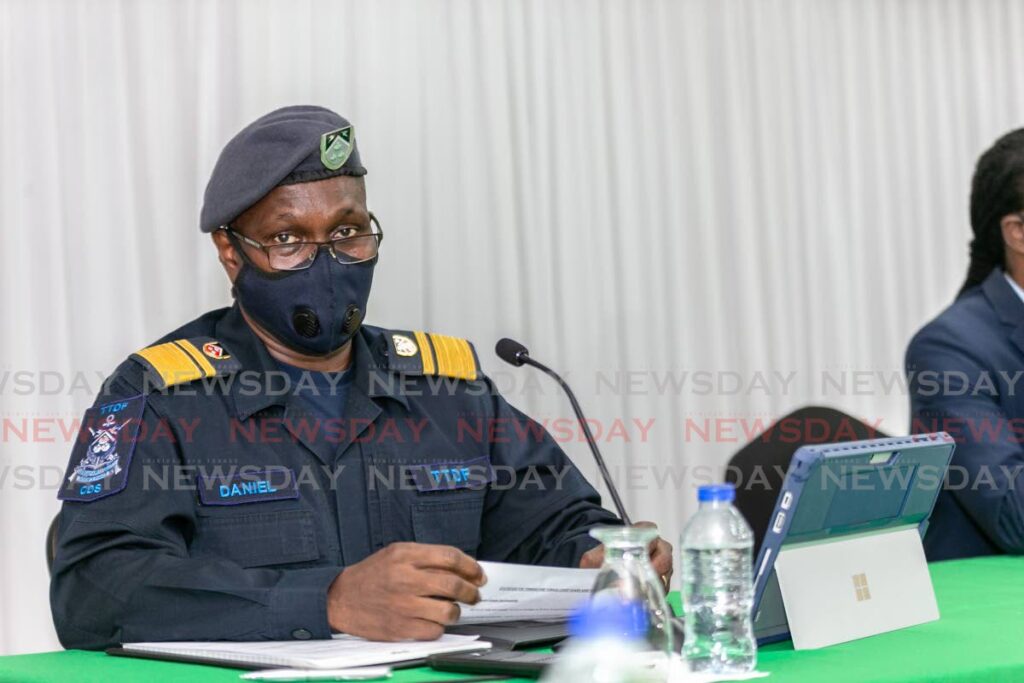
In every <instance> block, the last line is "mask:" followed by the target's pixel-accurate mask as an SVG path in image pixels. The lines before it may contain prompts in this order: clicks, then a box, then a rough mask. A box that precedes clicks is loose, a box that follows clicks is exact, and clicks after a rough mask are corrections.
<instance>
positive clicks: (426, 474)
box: [412, 455, 494, 491]
mask: <svg viewBox="0 0 1024 683" xmlns="http://www.w3.org/2000/svg"><path fill="white" fill-rule="evenodd" d="M412 476H413V479H414V480H415V482H416V489H417V490H419V491H450V490H453V489H482V488H484V487H486V486H487V485H488V484H489V483H491V482H492V481H494V470H493V469H491V461H490V458H488V457H487V456H486V455H485V456H483V457H480V458H473V459H472V460H463V461H460V462H441V463H434V464H430V465H422V466H420V467H415V468H413V470H412Z"/></svg>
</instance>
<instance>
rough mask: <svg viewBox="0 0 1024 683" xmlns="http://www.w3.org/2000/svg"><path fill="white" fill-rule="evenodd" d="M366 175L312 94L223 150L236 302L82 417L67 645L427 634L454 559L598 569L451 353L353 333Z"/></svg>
mask: <svg viewBox="0 0 1024 683" xmlns="http://www.w3.org/2000/svg"><path fill="white" fill-rule="evenodd" d="M365 173H366V171H365V169H364V168H363V166H362V165H361V163H360V159H359V153H358V151H357V149H356V142H355V133H354V130H353V128H352V126H351V125H350V124H349V123H348V122H347V121H345V120H344V119H343V118H341V117H340V116H338V115H337V114H335V113H333V112H330V111H328V110H326V109H322V108H319V107H287V108H284V109H281V110H278V111H275V112H272V113H270V114H268V115H266V116H264V117H262V118H260V119H259V120H257V121H256V122H254V123H253V124H251V125H250V126H248V127H246V128H245V129H244V130H242V131H241V132H240V133H239V134H238V135H237V136H235V138H233V139H232V140H231V141H230V142H229V143H228V145H227V146H226V147H225V149H224V150H223V152H222V153H221V156H220V158H219V160H218V162H217V165H216V167H215V169H214V171H213V174H212V177H211V179H210V182H209V185H208V187H207V190H206V195H205V199H204V205H203V210H202V216H201V221H200V225H201V229H202V230H203V231H204V232H208V233H212V236H213V241H214V243H215V245H216V247H217V251H218V256H219V259H220V261H221V263H222V264H223V266H224V269H225V270H226V272H227V274H228V277H229V278H230V280H231V282H232V285H233V288H232V291H233V294H234V296H235V305H234V306H232V307H231V308H228V309H222V310H217V311H212V312H210V313H207V314H206V315H204V316H202V317H200V318H199V319H197V320H195V321H193V322H191V323H188V324H187V325H185V326H184V327H181V328H179V329H178V330H175V331H174V332H172V333H170V334H168V335H166V336H165V337H164V338H163V339H161V340H160V341H158V342H157V343H155V344H153V345H152V346H149V347H147V348H145V349H142V350H140V351H139V352H137V353H135V354H132V355H131V356H130V357H129V358H128V359H127V360H126V361H125V362H124V363H122V364H121V365H120V367H118V368H117V370H116V371H115V372H114V374H113V376H112V377H111V378H110V380H109V381H108V382H107V384H106V386H105V388H104V390H103V392H101V394H100V396H99V397H98V398H97V400H96V403H95V404H94V406H93V408H91V409H90V410H89V411H87V412H86V415H85V418H84V419H83V426H82V433H81V437H80V439H79V441H78V443H77V444H76V446H75V448H74V451H73V453H72V456H71V462H70V464H69V466H68V471H67V475H66V477H65V481H64V485H63V487H62V489H61V492H60V494H59V497H60V498H61V499H62V500H64V501H65V502H64V507H63V509H62V511H61V515H60V519H59V527H58V528H59V533H58V547H57V552H56V557H55V560H54V566H53V579H52V586H51V605H52V610H53V617H54V622H55V624H56V628H57V633H58V635H59V636H60V639H61V642H62V643H63V644H64V645H65V646H66V647H77V648H100V647H104V646H108V645H111V644H115V643H119V642H130V641H148V640H206V639H211V640H212V639H226V640H260V639H293V638H294V639H307V638H327V637H329V636H330V635H331V633H332V632H345V633H351V634H354V635H359V636H365V637H367V638H373V639H384V640H391V639H404V638H416V639H432V638H436V637H438V636H439V635H440V634H441V632H442V630H443V627H444V625H446V624H450V623H452V622H453V621H454V620H455V619H457V618H458V614H459V610H458V606H457V604H456V602H463V603H468V604H472V603H474V602H476V601H477V600H478V599H479V595H478V588H479V587H480V586H481V585H483V583H484V582H485V581H486V577H485V576H484V573H483V571H482V569H481V567H480V565H479V564H478V563H477V561H476V559H474V558H478V559H485V560H496V561H505V562H519V563H529V564H541V565H553V566H569V567H573V566H597V565H599V564H600V562H601V557H602V552H603V551H602V548H600V547H599V546H597V545H596V541H594V540H593V539H591V537H590V536H589V534H588V532H589V531H590V529H592V528H593V527H595V526H598V525H604V524H618V523H620V522H619V520H618V519H617V518H616V517H615V516H614V515H612V514H611V513H609V512H607V511H606V510H604V509H603V508H602V507H601V505H600V499H599V497H598V495H597V493H596V492H595V491H594V489H593V488H592V487H591V486H590V485H589V484H588V483H587V482H586V481H585V480H584V478H583V477H582V476H581V475H580V473H579V472H578V471H577V470H576V469H575V468H574V467H573V466H572V464H571V463H570V462H569V461H568V459H567V458H566V456H565V454H564V453H563V452H562V451H561V449H560V448H559V447H558V446H557V445H556V444H555V443H554V442H553V441H552V439H551V438H550V436H549V435H548V434H547V433H546V432H544V430H543V429H542V428H540V427H539V426H538V425H537V424H536V423H534V422H532V421H530V420H529V418H527V417H526V416H525V415H523V414H522V413H520V412H519V411H517V410H516V409H514V408H512V407H511V406H510V405H509V404H508V403H506V402H505V400H504V399H503V398H501V396H500V395H498V393H497V392H496V391H495V389H494V387H493V385H492V383H491V382H490V380H488V379H487V378H486V377H485V376H483V375H482V374H481V372H480V368H479V365H478V360H477V357H476V354H475V351H474V350H473V347H472V345H471V344H469V343H468V342H467V341H465V340H463V339H458V338H454V337H448V336H445V335H438V334H427V333H424V332H418V331H412V330H390V331H386V330H382V329H379V328H374V327H370V326H367V325H363V324H362V322H363V318H364V316H365V313H366V307H367V301H368V297H369V292H370V283H371V280H372V276H373V269H374V265H375V263H376V260H377V256H378V247H379V245H380V242H381V240H382V239H383V233H382V231H381V229H380V226H379V224H378V222H377V220H376V218H374V217H373V215H372V214H370V213H369V211H368V210H367V207H366V194H365V186H364V181H363V178H362V176H363V175H364V174H365ZM651 554H652V559H653V562H654V564H655V568H656V570H657V571H658V572H659V573H660V574H662V575H663V576H668V575H669V574H670V573H671V563H672V553H671V548H670V546H668V544H667V543H665V542H664V541H661V540H659V541H657V542H656V543H655V544H653V545H652V548H651Z"/></svg>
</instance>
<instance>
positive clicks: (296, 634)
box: [292, 628, 313, 640]
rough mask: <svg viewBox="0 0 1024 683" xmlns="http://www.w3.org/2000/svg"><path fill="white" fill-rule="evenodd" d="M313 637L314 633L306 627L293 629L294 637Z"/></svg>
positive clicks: (304, 638) (300, 638) (298, 638)
mask: <svg viewBox="0 0 1024 683" xmlns="http://www.w3.org/2000/svg"><path fill="white" fill-rule="evenodd" d="M312 637H313V634H312V633H310V632H309V631H308V630H306V629H304V628H297V629H295V630H294V631H292V638H294V639H295V640H309V639H310V638H312Z"/></svg>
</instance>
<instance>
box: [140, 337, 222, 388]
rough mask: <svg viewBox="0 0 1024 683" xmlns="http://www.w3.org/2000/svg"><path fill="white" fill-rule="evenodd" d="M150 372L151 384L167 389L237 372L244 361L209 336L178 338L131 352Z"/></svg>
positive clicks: (148, 372) (149, 384) (149, 383)
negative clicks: (241, 361) (240, 360)
mask: <svg viewBox="0 0 1024 683" xmlns="http://www.w3.org/2000/svg"><path fill="white" fill-rule="evenodd" d="M131 357H132V360H135V361H137V362H139V363H141V364H142V366H143V367H145V368H146V371H147V374H148V375H149V382H148V386H151V387H155V388H156V389H166V388H167V387H171V386H174V385H175V384H187V383H188V382H194V381H195V380H197V379H204V378H209V377H216V376H217V375H226V374H230V373H232V372H238V371H239V370H241V369H242V364H241V363H240V362H239V361H238V359H236V358H233V357H232V356H231V353H230V352H228V349H227V347H225V346H224V345H223V344H221V343H220V342H219V341H217V340H216V339H212V338H210V337H193V338H191V339H175V340H174V341H169V342H164V343H163V344H155V345H153V346H147V347H146V348H144V349H142V350H141V351H136V352H135V353H133V354H132V355H131Z"/></svg>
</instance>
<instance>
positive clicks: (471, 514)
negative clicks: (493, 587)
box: [412, 494, 484, 557]
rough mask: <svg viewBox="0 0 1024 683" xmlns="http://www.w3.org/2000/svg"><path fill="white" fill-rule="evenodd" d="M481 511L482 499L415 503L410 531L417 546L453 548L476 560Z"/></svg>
mask: <svg viewBox="0 0 1024 683" xmlns="http://www.w3.org/2000/svg"><path fill="white" fill-rule="evenodd" d="M442 495H443V494H442ZM483 508H484V499H483V497H482V496H474V497H472V498H463V499H462V500H436V501H428V502H421V503H415V504H414V505H413V506H412V529H413V535H414V536H415V538H416V542H417V543H439V544H442V545H453V546H455V547H456V548H459V549H460V550H462V551H464V552H466V553H467V554H469V555H471V556H473V557H476V551H477V548H478V547H479V546H480V517H481V515H482V513H483Z"/></svg>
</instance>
